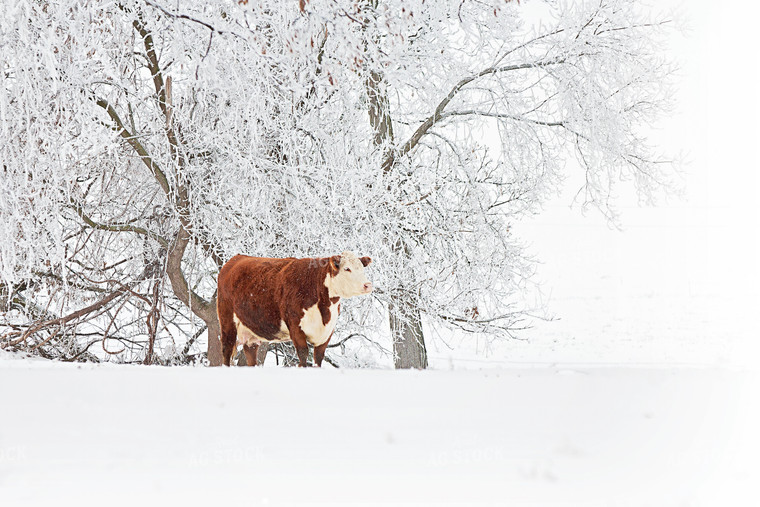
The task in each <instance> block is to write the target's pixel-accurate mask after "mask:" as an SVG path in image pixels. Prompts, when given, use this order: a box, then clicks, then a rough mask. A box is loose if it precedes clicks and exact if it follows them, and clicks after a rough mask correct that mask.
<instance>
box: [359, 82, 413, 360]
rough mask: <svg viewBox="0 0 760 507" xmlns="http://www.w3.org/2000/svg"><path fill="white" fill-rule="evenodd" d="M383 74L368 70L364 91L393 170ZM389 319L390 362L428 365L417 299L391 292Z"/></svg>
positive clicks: (402, 250)
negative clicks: (391, 340)
mask: <svg viewBox="0 0 760 507" xmlns="http://www.w3.org/2000/svg"><path fill="white" fill-rule="evenodd" d="M382 81H383V76H382V74H381V73H379V72H377V71H371V72H370V73H369V75H368V76H367V80H366V90H367V96H368V99H369V111H368V112H369V122H370V124H371V125H372V129H373V130H374V132H375V135H374V139H373V142H374V144H375V146H378V147H382V148H383V149H384V150H385V157H384V161H383V165H382V169H383V171H384V172H385V173H389V172H391V171H393V170H394V161H395V154H394V150H393V122H392V119H391V115H390V106H389V103H388V96H387V93H386V91H385V90H384V89H383V88H382V86H381V84H382ZM393 251H394V252H395V253H397V254H400V255H403V256H405V257H407V258H408V257H409V255H410V252H409V249H408V248H407V247H406V245H404V244H402V243H400V242H397V243H394V244H393ZM388 319H389V322H390V327H391V338H392V339H393V356H394V358H393V363H394V365H395V367H396V368H419V369H424V368H427V351H426V349H425V337H424V335H423V332H422V320H421V315H420V308H419V301H418V299H417V298H413V297H411V296H410V295H409V294H408V293H406V292H403V291H396V292H394V291H391V294H390V299H389V303H388Z"/></svg>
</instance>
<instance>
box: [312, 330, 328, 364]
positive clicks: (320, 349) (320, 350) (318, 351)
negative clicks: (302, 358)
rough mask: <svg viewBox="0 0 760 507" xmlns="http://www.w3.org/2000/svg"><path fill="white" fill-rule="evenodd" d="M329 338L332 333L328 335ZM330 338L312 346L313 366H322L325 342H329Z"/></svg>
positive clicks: (325, 347)
mask: <svg viewBox="0 0 760 507" xmlns="http://www.w3.org/2000/svg"><path fill="white" fill-rule="evenodd" d="M330 338H332V335H330ZM330 338H328V339H327V341H326V342H325V343H323V344H322V345H318V346H316V347H314V366H320V367H321V366H322V359H324V358H325V350H327V344H328V343H330Z"/></svg>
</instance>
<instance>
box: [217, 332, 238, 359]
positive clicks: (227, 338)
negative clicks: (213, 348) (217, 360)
mask: <svg viewBox="0 0 760 507" xmlns="http://www.w3.org/2000/svg"><path fill="white" fill-rule="evenodd" d="M221 338H222V363H224V365H225V366H229V365H230V362H231V361H232V356H233V355H235V350H236V349H237V329H236V328H235V326H234V325H232V326H225V325H223V324H222V337H221Z"/></svg>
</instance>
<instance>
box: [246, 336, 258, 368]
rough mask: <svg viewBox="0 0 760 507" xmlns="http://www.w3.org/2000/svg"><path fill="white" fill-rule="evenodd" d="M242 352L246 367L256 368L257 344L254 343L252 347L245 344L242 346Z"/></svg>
mask: <svg viewBox="0 0 760 507" xmlns="http://www.w3.org/2000/svg"><path fill="white" fill-rule="evenodd" d="M243 352H244V353H245V360H246V362H247V363H248V366H256V365H257V364H258V355H259V344H258V343H256V342H254V343H253V345H248V344H247V343H246V344H245V345H243Z"/></svg>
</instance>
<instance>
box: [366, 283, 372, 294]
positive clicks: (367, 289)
mask: <svg viewBox="0 0 760 507" xmlns="http://www.w3.org/2000/svg"><path fill="white" fill-rule="evenodd" d="M364 292H372V283H370V282H367V283H365V284H364Z"/></svg>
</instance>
